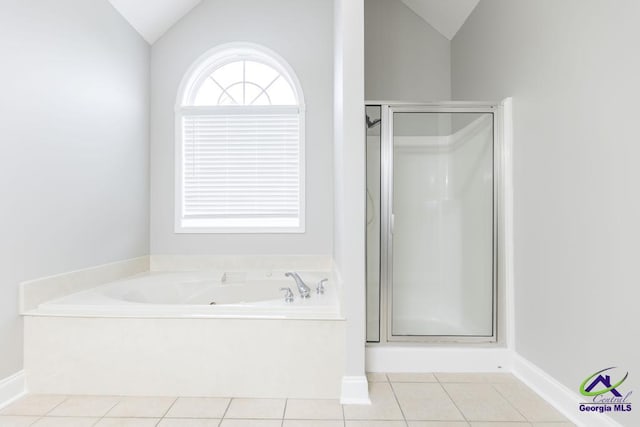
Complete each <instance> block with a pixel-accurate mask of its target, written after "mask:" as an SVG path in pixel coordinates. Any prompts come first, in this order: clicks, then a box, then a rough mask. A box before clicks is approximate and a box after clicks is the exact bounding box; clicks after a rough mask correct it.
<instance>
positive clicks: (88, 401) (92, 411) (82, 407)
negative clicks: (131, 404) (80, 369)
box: [47, 396, 120, 417]
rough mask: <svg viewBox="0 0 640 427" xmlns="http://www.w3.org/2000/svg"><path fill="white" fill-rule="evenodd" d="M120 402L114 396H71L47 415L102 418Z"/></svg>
mask: <svg viewBox="0 0 640 427" xmlns="http://www.w3.org/2000/svg"><path fill="white" fill-rule="evenodd" d="M119 401H120V398H118V397H115V396H71V397H69V398H68V399H67V400H65V401H64V402H62V403H61V404H60V405H58V406H57V407H56V408H55V409H54V410H53V411H51V412H49V413H48V414H47V415H51V416H56V417H58V416H60V417H102V416H104V415H105V414H106V413H107V412H109V411H110V410H111V408H113V407H114V406H116V404H117V403H118V402H119Z"/></svg>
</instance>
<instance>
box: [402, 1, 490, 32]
mask: <svg viewBox="0 0 640 427" xmlns="http://www.w3.org/2000/svg"><path fill="white" fill-rule="evenodd" d="M479 1H480V0H402V2H403V3H404V4H406V5H407V6H408V7H409V8H410V9H411V10H413V11H414V12H415V13H416V14H417V15H419V16H420V17H421V18H422V19H424V20H425V21H427V23H429V24H430V25H431V26H432V27H433V28H435V29H436V30H438V31H439V32H440V34H442V35H443V36H445V37H446V38H448V39H449V40H451V39H453V37H454V36H455V35H456V33H457V32H458V30H459V29H460V28H461V27H462V25H463V24H464V22H465V21H466V20H467V18H468V17H469V15H470V14H471V12H473V9H475V7H476V6H477V5H478V2H479Z"/></svg>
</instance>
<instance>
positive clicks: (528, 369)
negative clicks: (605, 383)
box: [513, 354, 622, 427]
mask: <svg viewBox="0 0 640 427" xmlns="http://www.w3.org/2000/svg"><path fill="white" fill-rule="evenodd" d="M513 374H514V375H515V376H516V377H518V379H519V380H520V381H522V382H523V383H525V384H526V385H527V386H529V387H530V388H531V389H532V390H533V391H535V392H536V393H537V394H539V395H540V397H542V398H543V399H544V400H546V401H547V402H548V403H549V404H550V405H552V406H553V407H554V408H556V409H557V410H558V411H560V412H561V413H562V414H563V415H564V416H565V417H567V418H568V419H569V420H570V421H571V422H573V423H575V424H576V425H578V426H585V427H622V426H621V424H619V423H618V422H616V421H615V420H613V419H612V418H610V417H608V416H607V415H604V414H596V413H590V412H588V413H587V412H580V411H579V410H578V404H579V402H580V401H582V397H581V396H580V395H579V394H578V393H576V392H574V391H572V390H570V389H569V388H567V387H566V386H564V385H563V384H561V383H559V382H558V381H557V380H555V379H554V378H553V377H551V376H550V375H549V374H547V373H546V372H545V371H543V370H542V369H540V368H539V367H537V366H536V365H534V364H533V363H531V362H529V361H528V360H527V359H525V358H524V357H522V356H520V355H518V354H516V355H514V357H513Z"/></svg>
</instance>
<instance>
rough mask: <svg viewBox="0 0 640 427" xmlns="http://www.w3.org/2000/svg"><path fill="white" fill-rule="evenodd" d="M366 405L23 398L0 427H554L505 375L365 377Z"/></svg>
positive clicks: (540, 405) (559, 419) (554, 417)
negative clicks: (367, 384) (366, 383)
mask: <svg viewBox="0 0 640 427" xmlns="http://www.w3.org/2000/svg"><path fill="white" fill-rule="evenodd" d="M367 377H368V379H369V389H370V396H371V400H372V404H371V405H340V403H339V402H338V401H337V400H305V399H239V398H233V399H230V398H228V399H227V398H212V397H117V396H58V395H28V396H26V397H24V398H22V399H21V400H19V401H17V402H14V403H13V404H11V405H9V406H7V407H6V408H4V409H2V410H0V427H24V426H34V427H218V426H219V427H462V426H471V427H486V426H496V427H525V426H529V427H532V426H536V427H561V426H563V427H564V426H572V425H573V424H571V423H570V422H569V421H568V420H567V419H566V418H565V417H563V416H562V415H561V414H560V413H559V412H558V411H556V410H555V409H554V408H553V407H551V406H550V405H549V404H548V403H546V402H545V401H544V400H542V399H541V398H540V397H539V396H538V395H536V394H535V393H534V392H533V391H531V390H530V389H529V388H527V387H526V386H525V385H524V384H522V383H521V382H520V381H518V380H517V379H516V378H515V377H513V376H512V375H510V374H480V373H478V374H453V373H436V374H402V373H395V374H382V373H370V374H367Z"/></svg>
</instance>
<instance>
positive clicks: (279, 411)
mask: <svg viewBox="0 0 640 427" xmlns="http://www.w3.org/2000/svg"><path fill="white" fill-rule="evenodd" d="M284 405H285V399H232V400H231V404H230V405H229V409H228V410H227V413H226V414H225V416H224V417H225V418H251V419H273V418H276V419H282V418H283V416H284Z"/></svg>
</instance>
